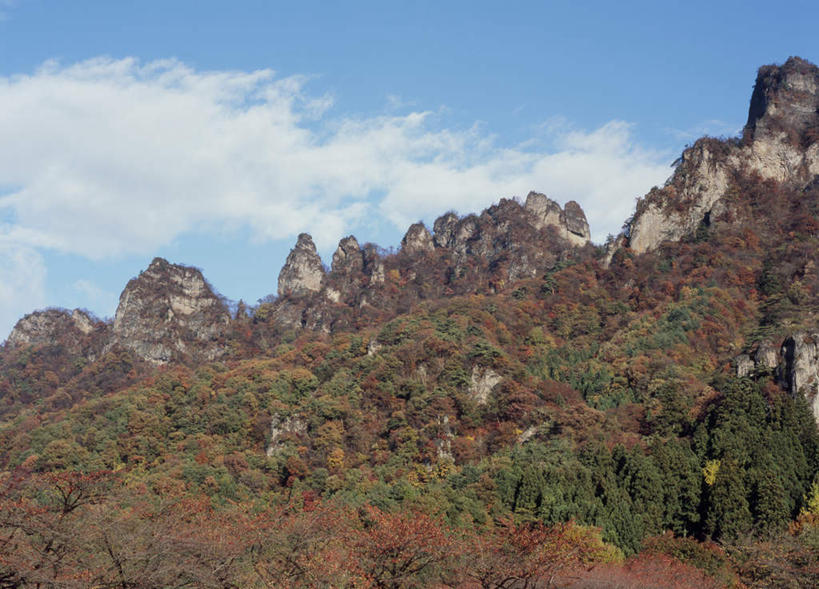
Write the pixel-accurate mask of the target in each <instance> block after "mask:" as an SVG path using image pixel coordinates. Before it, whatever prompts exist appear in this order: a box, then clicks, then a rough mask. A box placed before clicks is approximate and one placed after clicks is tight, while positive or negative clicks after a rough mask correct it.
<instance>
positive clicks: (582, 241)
mask: <svg viewBox="0 0 819 589" xmlns="http://www.w3.org/2000/svg"><path fill="white" fill-rule="evenodd" d="M523 208H524V209H525V210H526V211H528V212H529V213H530V214H531V215H532V218H533V219H534V221H533V223H534V226H535V227H537V228H538V229H543V228H545V227H555V228H556V229H557V231H558V235H560V236H561V237H562V238H564V239H566V240H567V241H569V243H571V244H572V245H580V246H583V245H586V244H587V243H588V242H589V240H590V239H591V232H590V231H589V222H588V221H587V220H586V214H585V213H584V212H583V209H582V208H580V205H579V204H577V203H576V202H575V201H573V200H571V201H569V202H567V203H566V208H565V209H561V208H560V205H559V204H557V203H556V202H555V201H553V200H551V199H550V198H548V197H547V196H546V195H545V194H541V193H539V192H530V193H529V194H528V195H527V196H526V204H524V205H523Z"/></svg>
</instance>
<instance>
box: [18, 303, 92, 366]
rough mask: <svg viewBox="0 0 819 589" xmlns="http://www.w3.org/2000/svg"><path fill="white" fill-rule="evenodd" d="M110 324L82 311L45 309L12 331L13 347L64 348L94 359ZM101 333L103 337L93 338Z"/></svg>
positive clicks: (26, 318)
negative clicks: (98, 342) (100, 341)
mask: <svg viewBox="0 0 819 589" xmlns="http://www.w3.org/2000/svg"><path fill="white" fill-rule="evenodd" d="M107 327H108V326H107V325H106V324H105V323H104V322H102V321H100V320H99V319H96V318H94V317H92V316H91V315H89V314H88V313H87V312H85V311H82V310H80V309H74V310H73V311H68V310H66V309H46V310H44V311H35V312H34V313H29V314H28V315H26V316H25V317H23V318H22V319H20V320H19V321H18V322H17V324H16V325H15V326H14V329H12V331H11V334H10V335H9V337H8V344H9V345H10V346H12V347H24V346H62V347H63V348H64V349H65V350H66V351H67V352H68V353H69V354H75V355H76V354H79V355H83V356H91V357H93V356H94V354H95V351H96V350H94V348H98V347H99V346H98V345H95V344H97V340H99V339H100V338H104V337H105V335H104V332H105V331H106V330H107ZM94 334H100V337H92V335H94Z"/></svg>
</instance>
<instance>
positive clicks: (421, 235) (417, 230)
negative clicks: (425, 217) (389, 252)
mask: <svg viewBox="0 0 819 589" xmlns="http://www.w3.org/2000/svg"><path fill="white" fill-rule="evenodd" d="M434 249H435V242H434V241H433V240H432V235H431V234H430V232H429V230H428V229H427V228H426V227H425V226H424V224H423V223H413V224H412V225H410V228H409V229H408V230H407V233H406V234H405V235H404V238H403V239H402V240H401V251H402V252H404V253H405V254H407V255H410V256H423V255H424V254H427V253H429V252H432V251H433V250H434Z"/></svg>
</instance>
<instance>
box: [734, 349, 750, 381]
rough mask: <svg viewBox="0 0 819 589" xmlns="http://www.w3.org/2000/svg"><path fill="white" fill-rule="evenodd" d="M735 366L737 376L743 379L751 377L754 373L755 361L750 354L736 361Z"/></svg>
mask: <svg viewBox="0 0 819 589" xmlns="http://www.w3.org/2000/svg"><path fill="white" fill-rule="evenodd" d="M734 366H735V367H736V369H737V376H738V377H739V378H742V377H744V376H749V375H751V374H753V372H754V367H755V365H754V361H753V360H751V357H750V356H749V355H748V354H742V355H740V356H737V357H736V358H735V359H734Z"/></svg>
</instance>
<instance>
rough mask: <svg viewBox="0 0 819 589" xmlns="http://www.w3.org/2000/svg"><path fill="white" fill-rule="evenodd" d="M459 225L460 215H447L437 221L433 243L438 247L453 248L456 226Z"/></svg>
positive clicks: (433, 230)
mask: <svg viewBox="0 0 819 589" xmlns="http://www.w3.org/2000/svg"><path fill="white" fill-rule="evenodd" d="M457 224H458V215H456V214H455V213H453V212H449V213H446V214H445V215H441V216H440V217H438V218H437V219H435V223H434V224H433V226H432V232H433V237H432V239H433V241H434V242H435V246H436V247H452V245H453V244H454V243H455V226H456V225H457Z"/></svg>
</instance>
